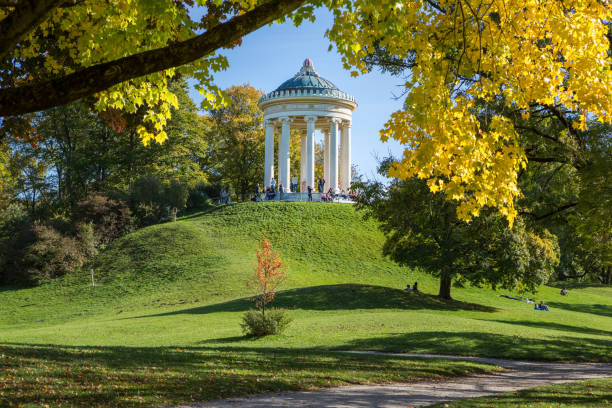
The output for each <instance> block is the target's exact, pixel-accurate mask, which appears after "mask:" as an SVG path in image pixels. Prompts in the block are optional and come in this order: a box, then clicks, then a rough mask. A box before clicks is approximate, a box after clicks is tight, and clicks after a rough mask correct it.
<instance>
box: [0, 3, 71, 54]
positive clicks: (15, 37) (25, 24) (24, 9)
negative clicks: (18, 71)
mask: <svg viewBox="0 0 612 408" xmlns="http://www.w3.org/2000/svg"><path fill="white" fill-rule="evenodd" d="M62 3H64V0H21V1H19V2H17V3H16V4H15V9H14V10H13V11H12V13H11V14H9V15H8V16H6V18H4V19H3V20H2V21H0V58H3V57H4V56H5V55H6V54H8V53H9V52H10V51H11V50H12V49H13V48H14V47H15V45H17V43H19V41H21V40H22V39H23V38H25V36H26V35H28V33H29V32H30V31H32V30H33V29H34V27H36V26H37V25H38V24H40V23H41V22H42V21H43V20H44V19H45V18H47V16H48V15H49V13H51V11H53V9H55V8H56V7H59V6H60V5H61V4H62Z"/></svg>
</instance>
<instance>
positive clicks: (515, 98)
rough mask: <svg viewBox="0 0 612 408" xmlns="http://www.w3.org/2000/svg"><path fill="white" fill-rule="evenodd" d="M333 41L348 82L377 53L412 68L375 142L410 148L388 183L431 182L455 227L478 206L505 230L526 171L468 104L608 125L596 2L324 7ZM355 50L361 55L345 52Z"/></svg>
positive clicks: (490, 0)
mask: <svg viewBox="0 0 612 408" xmlns="http://www.w3.org/2000/svg"><path fill="white" fill-rule="evenodd" d="M329 4H330V5H334V6H335V9H334V14H335V24H334V26H333V27H332V28H331V29H330V30H329V31H328V34H327V35H328V36H329V38H330V39H331V40H332V41H333V42H334V43H335V44H336V46H337V48H338V51H339V52H340V53H341V54H342V56H343V61H344V64H345V67H346V68H347V69H350V70H351V72H352V73H353V74H354V75H358V74H359V73H362V72H367V69H366V65H365V62H364V58H365V57H367V56H368V54H369V53H372V52H374V50H375V49H376V47H379V48H383V49H384V50H385V51H386V52H388V53H389V54H391V55H394V56H397V57H400V58H404V59H408V60H409V59H413V60H414V67H413V68H412V69H411V72H410V79H409V80H408V81H407V82H406V84H405V86H406V90H407V92H408V94H407V97H406V100H405V107H404V109H403V110H400V111H397V112H395V113H394V114H393V115H392V116H391V118H390V119H389V120H388V122H387V123H386V124H385V126H384V128H383V129H382V130H381V132H380V137H381V139H382V140H383V141H386V140H388V139H390V138H392V139H395V140H397V141H399V142H400V143H402V144H403V145H405V146H406V148H405V151H404V155H403V157H402V159H401V161H399V162H398V163H396V164H395V165H394V166H393V167H392V169H391V170H390V172H389V175H390V176H392V177H399V178H406V177H413V176H418V177H420V178H426V179H428V185H429V187H430V189H431V190H432V191H434V192H436V191H443V192H444V193H446V196H447V197H448V198H449V199H453V200H458V201H460V205H459V207H458V210H457V211H458V215H459V217H460V218H461V219H463V220H466V221H468V220H470V219H471V218H472V217H474V216H477V215H478V214H479V211H480V210H481V209H482V208H483V207H484V206H490V207H496V208H498V209H499V211H500V212H501V214H503V215H504V216H505V217H506V218H507V219H508V221H509V223H510V224H512V222H513V220H514V218H515V217H516V215H517V211H516V210H515V208H514V202H515V199H516V198H517V197H518V196H519V195H520V191H519V189H518V187H517V176H518V172H519V170H520V169H521V168H523V167H524V166H525V165H526V163H527V161H526V157H525V153H524V151H523V149H522V148H521V147H520V146H519V144H518V137H517V133H516V131H515V129H514V127H513V125H512V123H511V122H509V121H508V120H506V119H505V118H503V117H501V116H497V117H494V118H493V121H492V122H491V123H490V125H489V126H488V127H487V128H486V129H483V127H482V126H481V125H480V124H479V121H478V120H477V118H476V116H475V115H474V113H473V110H472V109H471V108H473V104H474V101H475V100H483V101H492V100H493V99H494V98H496V97H499V96H503V97H504V101H505V104H506V105H507V106H508V107H510V108H512V109H515V110H517V111H518V112H519V113H521V114H522V115H523V118H528V116H529V108H530V106H533V105H557V106H563V107H565V108H568V109H570V110H572V111H574V112H577V113H578V116H577V117H578V119H576V121H575V123H573V126H574V128H576V129H580V130H584V129H586V119H587V117H597V118H598V119H599V120H600V121H602V122H607V123H610V122H611V121H612V72H611V70H610V68H611V66H610V63H611V59H610V57H609V55H608V50H609V46H610V45H609V43H608V39H607V37H606V34H607V31H608V28H607V26H606V24H605V22H606V21H608V22H609V21H611V20H612V6H611V5H610V3H609V2H608V1H602V0H568V1H563V2H562V1H558V0H439V1H434V0H432V1H427V0H400V1H385V0H380V1H373V0H355V1H343V2H340V1H330V2H329ZM354 44H359V47H355V46H353V45H354Z"/></svg>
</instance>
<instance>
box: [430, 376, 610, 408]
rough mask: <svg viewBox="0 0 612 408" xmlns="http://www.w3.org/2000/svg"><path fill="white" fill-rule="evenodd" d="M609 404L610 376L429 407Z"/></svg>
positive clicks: (593, 407)
mask: <svg viewBox="0 0 612 408" xmlns="http://www.w3.org/2000/svg"><path fill="white" fill-rule="evenodd" d="M609 406H612V378H603V379H597V380H585V381H577V382H574V383H569V384H554V385H547V386H544V387H537V388H531V389H527V390H522V391H517V392H509V393H504V394H497V395H494V396H490V397H481V398H472V399H467V400H463V401H456V402H453V403H448V404H440V405H435V406H432V408H434V407H436V408H446V407H448V408H489V407H496V408H515V407H521V408H603V407H609Z"/></svg>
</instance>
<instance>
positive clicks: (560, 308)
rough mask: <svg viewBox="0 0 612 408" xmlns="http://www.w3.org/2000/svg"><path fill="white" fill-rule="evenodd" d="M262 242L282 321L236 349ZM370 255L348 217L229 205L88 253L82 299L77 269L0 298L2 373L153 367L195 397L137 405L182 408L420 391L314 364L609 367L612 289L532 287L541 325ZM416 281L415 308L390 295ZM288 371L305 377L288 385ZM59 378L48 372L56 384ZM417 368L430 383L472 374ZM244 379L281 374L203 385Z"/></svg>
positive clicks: (321, 210) (146, 395)
mask: <svg viewBox="0 0 612 408" xmlns="http://www.w3.org/2000/svg"><path fill="white" fill-rule="evenodd" d="M264 237H267V238H269V239H270V240H271V242H272V244H273V246H274V248H275V249H276V250H278V251H279V252H280V254H281V258H282V259H283V261H284V262H285V263H286V265H287V275H288V280H287V283H286V285H285V286H284V290H283V291H282V292H281V293H280V294H279V296H278V298H277V299H276V300H275V301H274V304H275V305H276V306H279V307H285V308H287V309H289V313H290V315H291V317H292V318H293V320H294V321H293V323H292V324H291V325H290V326H289V329H288V330H287V331H286V333H284V334H282V335H279V336H272V337H268V338H264V339H259V340H252V339H246V338H244V337H243V336H242V333H241V330H240V326H239V323H240V318H241V315H242V314H243V312H244V311H245V310H248V309H249V308H250V307H252V305H253V302H252V301H250V299H249V297H250V296H252V295H253V293H252V292H251V291H250V290H249V289H248V288H247V287H246V280H247V278H248V277H249V276H250V274H251V271H252V265H253V263H254V262H255V255H254V254H255V248H256V247H257V244H258V242H259V241H260V240H261V239H263V238H264ZM383 241H384V239H383V237H382V235H381V234H380V232H379V231H378V230H377V228H376V225H375V224H374V223H373V222H372V221H363V220H362V219H361V218H360V216H359V215H358V214H356V213H355V211H354V210H353V208H352V206H350V205H341V204H326V203H293V204H292V203H245V204H236V205H230V206H226V207H220V208H216V209H214V210H212V211H210V212H206V213H200V214H192V215H190V216H186V217H183V218H182V219H181V220H179V221H178V222H176V223H168V224H163V225H157V226H152V227H149V228H145V229H142V230H139V231H137V232H135V233H132V234H130V235H128V236H126V237H124V238H121V239H119V240H117V241H115V242H113V243H112V244H111V245H109V247H108V248H106V249H105V250H104V251H102V252H101V254H100V255H99V256H98V258H97V259H96V260H95V263H94V265H93V267H94V269H95V278H96V287H95V288H92V287H91V280H90V277H89V273H88V272H87V270H88V269H87V270H86V271H83V272H81V273H79V274H74V275H71V276H66V277H64V278H62V279H58V280H56V281H53V282H51V283H48V284H45V285H42V286H40V287H36V288H14V287H12V288H9V287H5V288H0V327H1V330H0V344H4V346H0V364H5V362H4V361H3V360H5V359H7V358H8V359H10V358H11V356H16V355H21V356H22V357H21V358H20V360H23V361H30V364H31V366H29V367H30V368H27V370H30V371H28V372H31V373H33V374H28V375H29V376H30V377H28V376H27V375H25V376H22V377H20V378H22V385H25V384H26V383H29V381H30V380H28V379H27V378H36V376H37V374H41V375H42V374H43V373H44V375H43V377H45V378H55V377H54V376H55V375H56V374H54V373H56V372H59V371H61V370H62V369H63V370H66V369H69V370H68V371H69V372H70V373H73V372H79V370H80V369H81V368H80V367H81V366H80V365H79V364H80V361H84V362H88V363H87V364H91V367H94V368H91V370H94V371H97V370H103V371H105V372H107V373H108V375H109V376H110V377H111V378H115V377H117V378H118V379H122V378H125V377H123V376H129V375H130V374H129V373H130V372H132V371H134V370H136V369H140V368H142V370H144V371H143V372H145V371H147V370H149V371H151V373H154V374H155V375H161V374H160V373H158V372H157V371H155V369H153V368H150V367H157V368H159V370H162V371H161V373H162V374H163V376H164V378H165V379H164V380H163V381H165V382H170V383H171V382H172V381H179V380H178V378H180V377H181V376H182V375H184V376H187V377H189V378H191V380H189V381H193V382H196V383H200V384H202V391H197V392H196V391H195V388H193V387H187V388H185V391H184V392H183V391H180V392H179V391H177V392H176V393H173V392H170V391H160V392H158V393H156V392H154V391H153V389H152V388H151V387H149V386H145V385H143V387H142V388H143V391H142V393H141V394H139V395H141V397H142V398H143V399H144V400H145V402H146V401H156V403H159V402H160V401H166V400H167V401H178V400H181V401H182V400H190V396H189V395H188V394H189V392H193V393H195V394H193V398H194V399H206V398H211V397H215V396H224V395H228V394H227V393H229V392H231V393H236V394H240V393H247V392H259V391H263V390H278V389H296V388H304V387H306V388H308V387H317V386H325V385H334V384H338V383H358V382H386V381H390V380H399V379H400V378H404V377H405V378H406V379H411V378H415V377H423V376H424V374H423V373H422V372H420V371H418V370H415V371H414V374H410V373H412V372H413V371H411V370H413V369H414V366H413V365H412V364H416V363H414V362H412V361H404V360H395V359H388V358H378V359H374V360H371V359H363V360H362V357H350V358H348V357H346V356H336V355H330V354H328V353H326V351H330V350H338V349H355V350H366V349H367V350H381V351H403V352H427V353H446V354H448V353H453V354H463V355H479V356H490V357H505V358H526V359H547V360H570V361H612V341H611V340H610V339H611V338H612V336H611V335H612V319H610V317H611V316H612V288H609V287H608V288H605V287H598V286H588V285H586V286H575V287H572V288H570V296H568V297H563V296H560V295H559V289H558V288H554V287H542V288H540V290H539V293H538V294H536V295H534V297H536V298H537V299H538V300H539V299H543V300H544V301H545V302H547V303H548V304H549V305H550V306H551V311H550V312H548V313H547V312H538V311H534V310H533V307H532V305H528V304H526V303H523V302H518V301H514V300H508V299H505V298H501V297H499V296H498V295H499V294H502V293H506V292H504V291H492V290H490V289H486V288H471V287H467V288H453V296H454V297H455V299H456V300H455V301H450V302H447V301H441V300H439V299H437V298H436V297H435V296H433V295H434V294H435V293H437V284H438V283H437V280H436V279H435V278H434V277H432V276H431V275H429V274H426V273H424V272H423V271H419V270H412V269H409V268H403V267H399V266H397V265H395V264H394V263H392V262H390V261H388V260H386V259H384V258H383V257H382V255H381V247H382V243H383ZM415 280H418V282H419V287H420V289H421V290H422V292H423V293H421V294H411V293H407V292H405V291H403V290H402V288H404V287H405V286H406V283H408V282H410V283H412V282H414V281H415ZM177 349H179V350H177ZM98 353H99V354H98ZM181 353H185V354H181ZM278 355H282V356H285V357H284V359H285V361H287V363H286V366H287V367H286V369H287V370H286V371H282V368H280V367H282V366H284V365H285V363H283V362H282V361H281V362H280V363H279V364H280V365H279V366H278V367H275V366H269V365H268V363H267V362H268V361H269V360H270V359H273V360H274V359H276V358H277V357H276V356H278ZM58 356H59V357H58ZM96 356H99V358H98V357H96ZM140 356H143V357H142V358H140ZM295 356H299V357H300V358H302V359H304V361H305V362H306V363H307V365H309V366H310V367H311V369H296V370H293V369H294V367H293V366H292V365H291V363H290V362H291V361H292V360H294V359H295ZM215 359H220V360H222V361H223V363H222V362H219V361H218V360H215ZM320 359H324V360H326V361H329V362H330V363H329V364H328V365H327V366H326V367H327V368H325V369H323V368H321V370H319V369H318V367H319V366H320V364H319V362H320ZM281 360H282V359H281ZM275 361H276V360H275ZM354 361H359V363H353V362H354ZM262 362H265V363H262ZM60 363H61V364H64V365H60V366H61V367H62V368H61V369H60V368H58V369H55V368H53V367H54V366H56V365H57V364H60ZM84 364H85V363H84ZM355 364H357V365H358V366H359V367H358V368H356V367H355ZM418 364H420V365H421V366H423V367H430V368H431V369H432V370H433V371H431V373H435V375H445V374H451V373H452V372H466V371H469V370H472V369H475V367H476V366H474V365H469V364H467V363H461V362H441V363H439V364H438V365H437V366H436V364H437V363H430V362H419V363H418ZM243 365H244V366H248V367H250V368H248V369H247V370H248V371H249V372H251V371H252V372H253V377H250V376H247V377H248V378H251V379H253V378H257V374H255V373H259V374H260V375H261V377H262V378H268V379H270V378H274V375H277V376H278V373H279V372H280V373H282V375H281V376H282V380H279V379H278V378H277V380H275V381H272V380H266V381H260V382H258V383H257V384H258V386H257V388H249V387H251V386H250V385H249V386H245V388H240V387H238V386H228V387H227V389H228V390H229V391H227V392H225V391H224V392H222V391H221V390H220V388H219V387H221V386H222V384H223V381H221V380H219V382H217V380H214V378H216V377H215V375H213V374H211V373H214V370H213V371H211V370H212V369H211V367H214V366H219V367H220V368H219V370H220V371H223V372H227V373H232V371H233V372H234V373H236V374H235V376H236V381H239V379H240V378H242V377H245V375H243V374H241V373H244V371H243V370H245V368H244V367H243ZM381 365H382V366H385V365H386V366H387V367H388V368H387V369H384V368H383V369H381V368H380V366H381ZM394 365H399V366H401V369H397V368H396V367H395V366H394ZM36 367H39V368H36ZM45 367H46V368H45ZM58 367H59V366H58ZM139 367H140V368H139ZM481 368H482V367H481V366H479V367H477V369H481ZM83 369H84V370H88V368H87V366H84V367H83ZM24 370H26V368H24ZM41 370H42V371H41ZM163 370H166V371H163ZM224 370H225V371H224ZM396 372H398V373H400V374H396ZM58 375H60V374H58ZM71 375H72V374H71ZM135 375H136V374H135ZM151 375H152V376H153V377H147V376H146V375H144V374H143V377H146V378H154V377H155V376H154V375H153V374H151ZM228 375H229V374H228ZM32 376H33V377H32ZM38 377H39V378H40V377H41V376H38ZM77 377H79V378H81V377H86V376H77ZM2 378H3V377H2V375H1V374H0V381H1V382H0V384H2V385H1V387H2V392H3V393H4V398H7V396H9V397H11V398H16V396H17V394H15V393H16V392H17V391H15V390H14V389H15V387H14V383H10V382H7V381H9V380H6V379H2ZM14 378H15V377H13V380H12V381H16V380H14ZM211 378H212V379H213V380H211ZM142 381H144V383H143V384H145V383H146V384H150V381H149V380H146V379H145V380H142ZM147 381H149V382H147ZM151 381H153V380H151ZM189 381H185V384H188V383H189ZM245 381H246V383H249V384H250V381H251V380H249V379H245ZM253 381H255V380H253ZM326 381H327V382H326ZM122 382H123V381H122V380H116V381H115V380H113V381H111V382H110V384H113V383H114V384H115V385H117V384H121V383H122ZM136 382H137V383H138V381H136ZM213 384H217V387H216V388H215V386H214V385H213ZM128 386H129V385H127V384H126V385H125V387H128ZM132 386H133V384H132ZM75 387H76V389H80V390H81V391H76V389H75V393H77V394H78V393H79V392H81V393H86V394H87V393H90V392H91V390H90V391H86V390H87V388H86V387H85V386H84V385H83V386H77V385H75ZM79 387H80V388H79ZM83 387H85V388H83ZM35 388H36V387H35ZM120 388H121V386H120ZM171 388H172V387H166V388H163V387H161V389H162V390H170V389H171ZM38 389H40V388H38ZM122 389H123V388H122ZM198 389H199V388H198ZM11 390H12V391H11ZM121 392H122V393H120V394H117V395H115V394H112V395H113V397H112V398H114V399H113V401H115V399H117V401H119V399H120V397H119V396H118V395H124V396H125V397H121V398H124V399H121V401H122V402H121V404H123V405H124V406H130V405H129V404H130V403H133V404H134V406H138V404H139V402H138V401H132V402H129V401H128V400H127V399H125V398H127V396H128V395H131V394H130V392H131V391H128V389H127V388H125V389H123V391H121ZM7 393H8V394H7ZM40 394H41V395H42V394H45V393H44V392H40ZM2 395H3V394H0V396H2ZM45 395H46V394H45ZM70 395H72V394H70ZM88 395H90V394H88ZM105 395H106V394H105ZM109 395H111V394H109ZM40 398H42V396H40ZM58 398H59V397H58ZM75 398H77V399H76V400H75V401H85V400H84V399H82V397H75ZM79 398H81V399H79ZM83 398H84V397H83ZM109 398H110V397H109ZM34 400H35V399H34ZM32 401H33V400H32ZM58 401H59V400H58ZM100 403H101V404H102V405H104V402H100ZM117 403H118V402H117ZM151 403H152V404H153V402H151ZM58 404H59V402H58ZM92 404H93V403H91V404H90V405H92ZM107 404H108V402H107ZM143 404H145V405H146V403H143ZM75 405H79V404H77V403H75ZM82 405H83V406H87V404H86V403H83V404H82ZM93 405H95V404H93ZM153 405H155V404H153ZM57 406H59V405H57Z"/></svg>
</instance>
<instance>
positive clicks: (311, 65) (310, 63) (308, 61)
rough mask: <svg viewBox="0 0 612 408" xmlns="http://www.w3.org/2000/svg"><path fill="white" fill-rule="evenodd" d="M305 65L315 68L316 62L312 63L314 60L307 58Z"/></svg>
mask: <svg viewBox="0 0 612 408" xmlns="http://www.w3.org/2000/svg"><path fill="white" fill-rule="evenodd" d="M304 66H305V67H311V68H312V69H314V64H313V63H312V60H311V59H310V58H306V59H305V60H304Z"/></svg>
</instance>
